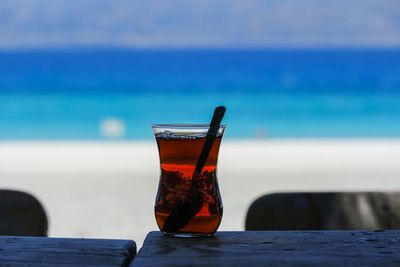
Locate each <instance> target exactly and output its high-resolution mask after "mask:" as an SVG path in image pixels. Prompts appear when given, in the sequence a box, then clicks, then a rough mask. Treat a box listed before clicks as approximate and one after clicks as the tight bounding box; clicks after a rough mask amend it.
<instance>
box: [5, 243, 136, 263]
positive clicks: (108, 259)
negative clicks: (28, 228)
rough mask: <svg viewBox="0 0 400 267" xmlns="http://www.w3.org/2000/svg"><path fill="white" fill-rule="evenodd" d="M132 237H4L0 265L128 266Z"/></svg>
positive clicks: (131, 257) (132, 250)
mask: <svg viewBox="0 0 400 267" xmlns="http://www.w3.org/2000/svg"><path fill="white" fill-rule="evenodd" d="M135 254H136V244H135V242H133V241H131V240H111V239H83V238H81V239H78V238H41V237H9V236H1V237H0V266H28V265H29V266H35V265H36V266H127V265H128V264H129V263H130V262H131V260H132V259H133V258H134V256H135Z"/></svg>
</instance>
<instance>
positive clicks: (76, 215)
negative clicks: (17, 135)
mask: <svg viewBox="0 0 400 267" xmlns="http://www.w3.org/2000/svg"><path fill="white" fill-rule="evenodd" d="M158 175H159V166H158V152H157V147H156V144H155V142H154V141H132V142H0V188H12V189H18V190H25V191H28V192H31V193H33V194H34V195H35V196H37V197H38V198H39V199H40V200H41V201H42V202H43V203H44V206H45V208H46V210H47V212H48V215H49V219H50V231H49V235H50V236H63V237H101V238H125V239H126V238H128V239H134V240H135V241H136V242H137V244H138V246H139V247H140V246H141V243H142V241H143V239H144V237H145V234H146V233H147V232H149V231H150V230H157V226H156V223H155V220H154V215H153V202H154V197H155V194H156V190H157V183H158ZM218 177H219V184H220V189H221V194H222V199H223V203H224V218H223V221H222V224H221V226H220V230H243V226H244V217H245V214H246V210H247V208H248V206H249V205H250V203H251V201H252V200H254V199H255V198H256V197H257V196H260V195H262V194H265V193H268V192H273V191H334V190H346V191H351V190H400V139H320V140H318V139H315V140H311V139H306V140H272V141H262V140H257V139H255V140H240V141H239V140H224V141H223V143H222V145H221V150H220V158H219V175H218Z"/></svg>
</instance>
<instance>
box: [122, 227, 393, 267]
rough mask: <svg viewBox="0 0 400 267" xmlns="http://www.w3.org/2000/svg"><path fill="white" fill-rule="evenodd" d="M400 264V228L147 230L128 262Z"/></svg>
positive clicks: (189, 263)
mask: <svg viewBox="0 0 400 267" xmlns="http://www.w3.org/2000/svg"><path fill="white" fill-rule="evenodd" d="M189 265H190V266H218V267H222V266H245V267H249V266H324V267H327V266H400V230H390V231H262V232H259V231H247V232H218V233H217V235H216V236H215V237H213V238H204V239H182V238H168V237H164V236H162V234H161V233H160V232H151V233H149V235H148V236H147V238H146V240H145V242H144V244H143V247H142V248H141V249H140V251H139V252H138V254H137V256H136V258H135V259H134V261H133V262H132V263H131V265H130V266H136V267H140V266H189Z"/></svg>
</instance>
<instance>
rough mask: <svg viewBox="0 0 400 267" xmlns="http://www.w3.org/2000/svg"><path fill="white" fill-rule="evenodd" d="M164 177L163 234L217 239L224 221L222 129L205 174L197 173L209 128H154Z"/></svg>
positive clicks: (159, 217)
mask: <svg viewBox="0 0 400 267" xmlns="http://www.w3.org/2000/svg"><path fill="white" fill-rule="evenodd" d="M152 128H153V132H154V135H155V138H156V141H157V146H158V152H159V156H160V167H161V174H160V180H159V185H158V192H157V196H156V201H155V217H156V221H157V225H158V227H159V228H160V230H161V232H162V233H163V234H165V235H168V236H175V237H206V236H213V235H214V233H215V232H216V231H217V228H218V226H219V224H220V223H221V219H222V200H221V195H220V191H219V188H218V181H217V161H218V152H219V147H220V144H221V140H222V136H223V133H224V130H225V126H223V125H221V126H220V127H219V129H218V132H217V136H216V138H215V139H214V142H213V144H212V147H211V150H210V153H209V154H208V157H207V160H206V163H205V165H204V167H203V169H202V171H201V173H198V174H196V173H194V170H195V168H196V164H197V162H198V160H199V156H200V153H201V151H202V149H203V145H204V143H205V140H206V135H207V132H208V129H209V125H203V124H157V125H153V126H152Z"/></svg>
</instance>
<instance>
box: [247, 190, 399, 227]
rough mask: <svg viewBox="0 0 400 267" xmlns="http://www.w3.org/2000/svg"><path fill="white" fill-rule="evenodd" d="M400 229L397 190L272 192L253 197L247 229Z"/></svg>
mask: <svg viewBox="0 0 400 267" xmlns="http://www.w3.org/2000/svg"><path fill="white" fill-rule="evenodd" d="M399 228H400V193H396V192H352V193H338V192H336V193H335V192H332V193H275V194H268V195H264V196H262V197H260V198H258V199H256V200H255V201H254V202H253V203H252V204H251V206H250V208H249V209H248V212H247V216H246V222H245V229H246V230H356V229H360V230H361V229H362V230H372V229H399Z"/></svg>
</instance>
